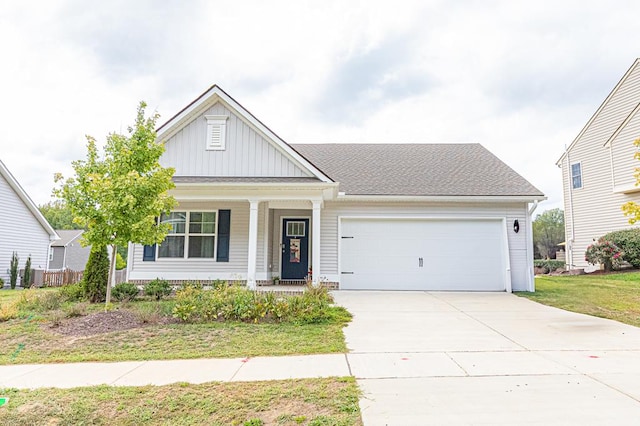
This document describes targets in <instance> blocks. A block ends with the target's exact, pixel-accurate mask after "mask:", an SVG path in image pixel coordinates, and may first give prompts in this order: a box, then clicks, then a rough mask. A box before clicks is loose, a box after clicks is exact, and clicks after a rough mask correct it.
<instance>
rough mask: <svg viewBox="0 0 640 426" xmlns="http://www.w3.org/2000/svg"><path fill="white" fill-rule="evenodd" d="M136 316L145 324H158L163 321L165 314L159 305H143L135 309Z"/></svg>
mask: <svg viewBox="0 0 640 426" xmlns="http://www.w3.org/2000/svg"><path fill="white" fill-rule="evenodd" d="M134 314H135V316H136V318H137V319H138V320H139V321H140V322H141V323H143V324H157V323H159V322H160V320H161V319H162V316H163V313H162V311H161V309H160V306H159V304H157V303H153V304H149V303H147V304H143V305H138V306H136V307H135V310H134Z"/></svg>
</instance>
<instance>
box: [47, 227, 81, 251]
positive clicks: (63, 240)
mask: <svg viewBox="0 0 640 426" xmlns="http://www.w3.org/2000/svg"><path fill="white" fill-rule="evenodd" d="M83 232H84V230H82V229H56V233H57V234H58V236H59V237H60V239H59V240H57V241H56V242H54V243H52V244H51V245H52V246H53V247H66V246H67V245H68V244H69V243H71V242H73V241H75V240H77V239H78V237H80V236H81V235H82V234H83Z"/></svg>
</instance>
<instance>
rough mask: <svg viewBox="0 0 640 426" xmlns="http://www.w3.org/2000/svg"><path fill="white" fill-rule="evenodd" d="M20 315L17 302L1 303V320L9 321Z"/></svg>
mask: <svg viewBox="0 0 640 426" xmlns="http://www.w3.org/2000/svg"><path fill="white" fill-rule="evenodd" d="M17 316H18V304H17V303H16V302H10V303H4V304H3V303H0V322H2V321H9V320H10V319H14V318H16V317H17Z"/></svg>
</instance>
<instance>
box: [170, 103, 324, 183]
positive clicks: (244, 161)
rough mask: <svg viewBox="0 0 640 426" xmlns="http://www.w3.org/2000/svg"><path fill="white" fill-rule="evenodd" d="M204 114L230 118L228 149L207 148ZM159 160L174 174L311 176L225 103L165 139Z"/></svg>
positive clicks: (209, 110)
mask: <svg viewBox="0 0 640 426" xmlns="http://www.w3.org/2000/svg"><path fill="white" fill-rule="evenodd" d="M205 115H225V116H228V117H229V119H228V120H227V122H226V126H227V127H226V149H225V150H221V151H215V150H206V147H205V145H206V134H207V120H206V119H205ZM160 163H161V164H162V165H163V166H164V167H169V166H170V167H173V168H175V169H176V172H175V176H242V177H309V176H312V175H311V174H310V173H309V172H308V171H306V170H305V169H304V168H303V167H301V166H299V165H298V164H296V163H295V162H294V161H292V160H291V159H290V158H288V156H287V155H285V154H284V153H283V152H282V151H281V150H280V149H278V148H277V147H276V145H275V144H273V143H271V142H269V141H268V140H266V139H265V138H264V137H263V136H262V135H261V134H259V133H258V132H256V131H255V130H254V129H253V128H252V127H251V126H250V125H248V124H247V123H246V122H245V121H243V120H242V119H241V118H239V117H238V115H236V114H235V113H234V112H232V110H231V109H230V108H227V106H226V105H224V104H223V103H222V102H217V103H216V104H214V105H213V106H211V107H210V108H209V109H207V110H206V111H205V112H204V113H203V114H201V115H199V116H198V117H196V118H195V119H194V120H192V121H191V122H190V123H188V124H186V125H185V126H184V127H183V128H182V129H181V130H179V131H178V132H177V133H176V134H174V135H173V136H171V137H170V138H169V139H168V140H166V141H165V152H164V154H163V155H162V158H161V159H160Z"/></svg>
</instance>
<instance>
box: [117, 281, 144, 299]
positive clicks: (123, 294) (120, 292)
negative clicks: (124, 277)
mask: <svg viewBox="0 0 640 426" xmlns="http://www.w3.org/2000/svg"><path fill="white" fill-rule="evenodd" d="M111 295H112V296H113V298H114V299H116V300H117V301H118V302H129V301H132V300H135V299H136V297H138V286H137V285H135V284H133V283H119V284H116V285H115V287H113V290H112V291H111Z"/></svg>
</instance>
